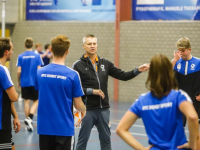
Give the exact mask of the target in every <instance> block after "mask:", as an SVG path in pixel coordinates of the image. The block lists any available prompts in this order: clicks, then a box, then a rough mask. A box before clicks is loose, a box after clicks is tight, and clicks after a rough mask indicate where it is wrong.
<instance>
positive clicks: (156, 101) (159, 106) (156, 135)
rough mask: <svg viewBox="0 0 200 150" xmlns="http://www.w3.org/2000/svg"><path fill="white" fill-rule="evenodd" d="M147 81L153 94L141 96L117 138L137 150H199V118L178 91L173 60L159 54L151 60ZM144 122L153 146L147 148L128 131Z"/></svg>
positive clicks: (124, 118) (188, 99) (123, 123)
mask: <svg viewBox="0 0 200 150" xmlns="http://www.w3.org/2000/svg"><path fill="white" fill-rule="evenodd" d="M150 64H151V66H150V70H149V74H148V78H147V81H146V86H147V88H148V89H149V90H150V92H148V93H145V94H142V95H140V97H139V98H138V100H136V101H135V103H133V105H132V106H131V107H130V109H129V111H128V112H127V113H126V114H125V115H124V117H123V118H122V120H121V121H120V123H119V125H118V127H117V130H116V132H117V134H119V136H120V137H121V138H122V139H123V140H124V141H125V142H127V143H128V144H129V145H130V146H131V147H133V148H134V149H141V150H150V149H151V150H178V149H182V150H184V149H185V148H190V149H192V150H196V144H197V137H198V130H199V129H198V125H199V124H198V116H197V113H196V111H195V109H194V107H193V105H192V103H191V99H190V97H189V96H188V95H187V94H186V92H184V91H182V90H175V89H177V82H176V80H175V77H174V72H173V69H172V64H171V62H170V60H169V59H168V58H167V57H166V56H164V55H162V54H160V55H155V56H154V57H153V58H152V60H151V63H150ZM182 113H183V114H184V115H185V116H186V117H187V120H188V128H189V135H190V137H189V142H188V141H187V140H186V136H185V133H184V128H183V119H182ZM138 118H141V119H142V120H143V123H144V126H145V129H146V133H147V135H148V138H149V144H150V145H151V146H149V147H146V148H145V147H144V146H143V145H141V144H140V143H139V142H138V141H137V140H136V139H135V138H134V137H133V136H132V135H131V134H130V132H129V131H128V130H129V128H130V127H131V126H132V125H133V124H134V123H135V121H136V120H137V119H138Z"/></svg>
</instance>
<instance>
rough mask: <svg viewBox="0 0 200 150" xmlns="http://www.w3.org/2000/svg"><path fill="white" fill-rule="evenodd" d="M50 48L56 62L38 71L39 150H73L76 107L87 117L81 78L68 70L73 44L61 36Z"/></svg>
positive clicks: (53, 41) (56, 38) (54, 39)
mask: <svg viewBox="0 0 200 150" xmlns="http://www.w3.org/2000/svg"><path fill="white" fill-rule="evenodd" d="M51 46H52V48H51V51H52V52H53V61H52V63H51V64H49V65H47V66H44V67H42V68H40V69H38V71H37V80H36V89H37V90H38V91H39V105H38V118H37V119H38V121H37V128H38V134H39V145H40V150H56V149H62V150H73V149H74V119H73V103H74V106H75V108H76V109H77V110H78V111H81V112H82V115H83V117H84V116H85V110H86V108H85V105H84V104H83V102H82V99H81V96H83V95H84V93H83V89H82V86H81V82H80V77H79V74H78V73H77V72H76V71H74V70H72V69H71V68H69V67H67V66H65V58H66V56H67V54H68V52H69V50H68V49H69V46H70V40H69V39H68V38H67V37H66V36H64V35H58V36H56V37H54V38H53V39H52V40H51ZM58 143H59V144H58Z"/></svg>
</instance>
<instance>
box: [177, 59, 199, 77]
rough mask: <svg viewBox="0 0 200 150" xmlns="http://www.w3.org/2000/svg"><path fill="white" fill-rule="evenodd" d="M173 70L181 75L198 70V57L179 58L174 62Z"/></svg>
mask: <svg viewBox="0 0 200 150" xmlns="http://www.w3.org/2000/svg"><path fill="white" fill-rule="evenodd" d="M174 70H176V71H177V72H179V73H181V74H183V75H188V74H191V73H195V72H197V71H200V59H199V58H196V57H192V58H191V59H190V60H183V59H182V58H180V59H179V60H178V61H177V62H176V64H175V66H174Z"/></svg>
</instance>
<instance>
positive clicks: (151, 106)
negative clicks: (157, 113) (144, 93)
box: [142, 102, 173, 111]
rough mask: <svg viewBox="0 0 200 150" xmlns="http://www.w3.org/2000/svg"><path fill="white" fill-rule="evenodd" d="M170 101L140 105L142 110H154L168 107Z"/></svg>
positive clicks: (170, 105)
mask: <svg viewBox="0 0 200 150" xmlns="http://www.w3.org/2000/svg"><path fill="white" fill-rule="evenodd" d="M172 105H173V104H172V102H168V103H162V104H156V105H146V106H142V110H143V111H145V110H155V109H163V108H169V107H172Z"/></svg>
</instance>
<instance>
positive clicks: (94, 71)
mask: <svg viewBox="0 0 200 150" xmlns="http://www.w3.org/2000/svg"><path fill="white" fill-rule="evenodd" d="M88 59H89V60H90V58H88ZM90 63H91V64H92V62H91V60H90ZM96 65H97V64H96ZM92 68H93V69H94V72H95V74H96V77H97V81H98V83H99V89H101V85H100V81H99V76H98V73H97V71H99V68H98V67H97V71H96V70H95V68H94V65H93V64H92ZM99 97H100V107H101V108H103V107H102V100H101V96H99Z"/></svg>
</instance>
